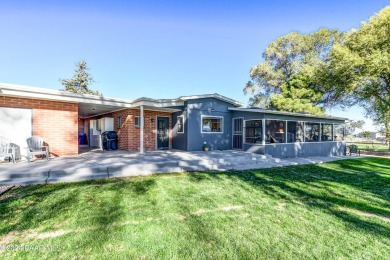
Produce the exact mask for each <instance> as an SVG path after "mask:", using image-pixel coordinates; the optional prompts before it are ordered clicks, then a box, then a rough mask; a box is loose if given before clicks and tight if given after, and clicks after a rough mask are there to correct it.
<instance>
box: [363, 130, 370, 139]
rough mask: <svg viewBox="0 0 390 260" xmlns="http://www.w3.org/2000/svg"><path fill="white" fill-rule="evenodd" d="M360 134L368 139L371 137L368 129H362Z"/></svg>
mask: <svg viewBox="0 0 390 260" xmlns="http://www.w3.org/2000/svg"><path fill="white" fill-rule="evenodd" d="M362 135H363V137H364V138H366V139H370V138H371V132H369V131H363V132H362Z"/></svg>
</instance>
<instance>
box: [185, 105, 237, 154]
mask: <svg viewBox="0 0 390 260" xmlns="http://www.w3.org/2000/svg"><path fill="white" fill-rule="evenodd" d="M232 106H233V105H231V104H229V103H226V102H223V101H220V100H218V99H215V98H203V99H195V100H189V101H188V102H187V104H186V106H185V107H186V108H187V115H188V120H187V121H188V126H187V127H188V131H187V133H188V147H187V148H188V149H187V150H188V151H200V150H202V149H203V143H204V142H207V144H209V146H210V149H211V150H228V149H232V128H231V127H232V112H231V111H229V110H228V107H232ZM202 115H208V116H220V117H222V118H223V133H221V134H219V133H201V116H202Z"/></svg>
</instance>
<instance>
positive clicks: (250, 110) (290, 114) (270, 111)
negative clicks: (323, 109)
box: [228, 107, 348, 120]
mask: <svg viewBox="0 0 390 260" xmlns="http://www.w3.org/2000/svg"><path fill="white" fill-rule="evenodd" d="M228 109H229V110H233V111H243V112H255V113H264V114H275V115H285V116H297V117H310V118H321V119H334V120H348V118H344V117H333V116H318V115H312V114H301V113H293V112H284V111H274V110H266V109H252V108H233V107H229V108H228Z"/></svg>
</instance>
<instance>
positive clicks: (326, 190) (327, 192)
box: [191, 159, 390, 237]
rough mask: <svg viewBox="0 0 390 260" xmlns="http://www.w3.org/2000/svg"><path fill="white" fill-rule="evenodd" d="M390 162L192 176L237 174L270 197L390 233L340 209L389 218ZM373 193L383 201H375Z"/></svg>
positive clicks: (206, 175) (382, 233)
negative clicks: (389, 166) (316, 209)
mask: <svg viewBox="0 0 390 260" xmlns="http://www.w3.org/2000/svg"><path fill="white" fill-rule="evenodd" d="M389 162H390V160H388V159H377V160H373V159H370V160H365V159H360V160H358V161H357V160H345V161H338V162H334V163H328V164H325V165H304V166H290V167H283V168H273V169H260V170H248V171H228V172H213V171H210V172H197V173H192V174H191V180H193V181H196V182H199V181H205V180H210V179H213V178H217V179H220V178H221V176H227V177H228V178H235V179H237V180H240V181H243V182H244V183H246V184H249V185H250V186H252V187H254V188H255V189H260V190H261V191H262V192H264V193H265V194H267V195H268V196H270V197H274V198H276V199H283V200H286V201H289V202H292V203H294V202H296V201H299V202H300V203H302V204H303V205H306V206H307V207H314V208H318V209H321V210H325V211H327V212H328V213H330V214H332V215H334V216H336V217H338V218H340V219H342V220H343V221H345V222H346V223H347V224H349V225H351V226H353V227H354V228H359V229H362V230H364V231H369V232H371V233H372V234H373V235H380V236H384V237H389V236H390V229H389V228H388V227H387V226H385V225H382V224H381V223H378V222H377V221H370V220H371V219H363V218H360V217H358V216H357V215H355V214H350V213H348V212H344V211H341V210H340V208H341V207H346V208H350V209H354V210H357V211H362V212H364V213H371V214H376V215H379V216H382V217H383V218H389V217H390V202H389V201H390V190H389V187H390V171H388V170H387V165H388V164H387V163H389ZM332 183H333V184H335V185H336V186H335V187H333V189H332V188H330V187H329V186H330V185H332ZM337 189H347V190H340V191H341V193H339V192H337V191H338V190H337ZM350 192H352V193H350ZM353 192H359V194H361V196H359V198H355V197H354V194H353ZM372 195H373V196H374V197H376V198H380V199H381V200H383V201H384V202H382V203H379V202H378V201H373V200H372V199H371V197H372Z"/></svg>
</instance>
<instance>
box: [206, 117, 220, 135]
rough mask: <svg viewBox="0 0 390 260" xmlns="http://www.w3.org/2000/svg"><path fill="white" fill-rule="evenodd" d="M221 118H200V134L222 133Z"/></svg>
mask: <svg viewBox="0 0 390 260" xmlns="http://www.w3.org/2000/svg"><path fill="white" fill-rule="evenodd" d="M222 127H223V118H222V117H212V116H202V129H201V130H202V133H222Z"/></svg>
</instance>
